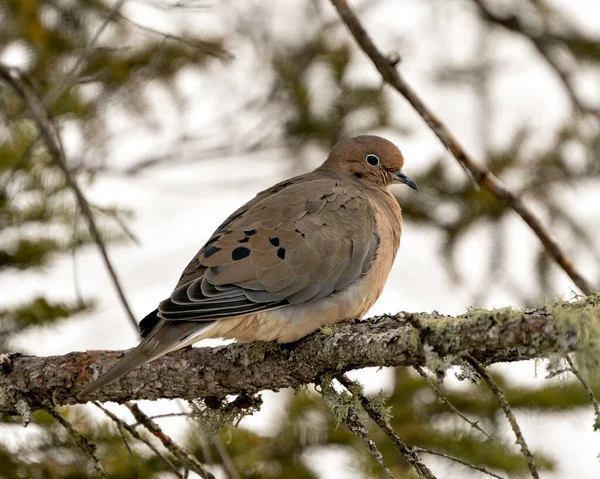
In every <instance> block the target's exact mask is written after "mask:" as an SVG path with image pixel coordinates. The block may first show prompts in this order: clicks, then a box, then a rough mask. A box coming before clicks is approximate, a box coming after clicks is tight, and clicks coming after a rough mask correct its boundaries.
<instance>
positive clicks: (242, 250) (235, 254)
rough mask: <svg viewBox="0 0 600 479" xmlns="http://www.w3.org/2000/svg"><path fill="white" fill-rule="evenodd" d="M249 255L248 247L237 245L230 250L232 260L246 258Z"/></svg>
mask: <svg viewBox="0 0 600 479" xmlns="http://www.w3.org/2000/svg"><path fill="white" fill-rule="evenodd" d="M248 256H250V249H249V248H246V247H245V246H238V247H237V248H236V249H234V250H233V251H232V252H231V259H232V260H234V261H239V260H241V259H244V258H247V257H248Z"/></svg>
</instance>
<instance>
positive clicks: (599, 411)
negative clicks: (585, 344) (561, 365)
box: [566, 354, 600, 431]
mask: <svg viewBox="0 0 600 479" xmlns="http://www.w3.org/2000/svg"><path fill="white" fill-rule="evenodd" d="M566 360H567V363H568V364H569V368H570V371H571V372H572V373H573V374H574V375H575V377H576V378H577V379H578V380H579V382H580V383H581V385H582V386H583V388H584V389H585V390H586V392H587V393H588V395H589V397H590V401H591V402H592V405H593V406H594V415H595V420H594V431H598V430H600V404H599V403H598V400H597V399H596V396H595V395H594V391H592V388H591V387H590V385H589V384H588V383H587V381H586V380H585V378H584V377H583V374H581V372H580V371H579V369H577V366H575V362H574V361H573V360H572V359H571V357H570V356H569V355H568V354H567V356H566Z"/></svg>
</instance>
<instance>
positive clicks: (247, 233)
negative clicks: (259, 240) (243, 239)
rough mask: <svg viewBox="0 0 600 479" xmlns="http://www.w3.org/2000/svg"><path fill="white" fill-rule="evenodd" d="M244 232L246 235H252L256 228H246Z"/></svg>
mask: <svg viewBox="0 0 600 479" xmlns="http://www.w3.org/2000/svg"><path fill="white" fill-rule="evenodd" d="M244 234H245V235H246V236H252V235H255V234H256V230H246V231H244Z"/></svg>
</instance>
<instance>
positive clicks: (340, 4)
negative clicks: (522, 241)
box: [331, 0, 595, 295]
mask: <svg viewBox="0 0 600 479" xmlns="http://www.w3.org/2000/svg"><path fill="white" fill-rule="evenodd" d="M331 3H332V4H333V5H334V7H335V8H336V10H337V11H338V13H339V15H340V17H341V19H342V21H343V22H344V23H345V25H346V26H347V27H348V30H350V33H351V34H352V36H353V37H354V39H355V40H356V42H357V43H358V44H359V46H360V48H361V49H362V50H363V51H364V52H365V53H366V55H367V56H368V57H369V58H370V59H371V61H372V62H373V64H374V65H375V67H376V68H377V70H378V71H379V73H380V74H381V77H382V78H383V80H384V81H385V82H386V83H389V84H390V85H391V86H392V87H393V88H394V89H396V90H397V91H398V92H399V93H400V94H401V95H402V96H404V98H405V99H406V100H407V101H408V102H409V103H410V104H411V105H412V107H413V108H414V109H415V110H416V111H417V113H418V114H419V115H420V116H421V118H423V120H424V121H425V123H427V126H429V128H430V129H431V131H433V133H434V134H435V135H436V136H437V137H438V139H439V140H440V141H441V143H442V144H443V145H444V146H445V147H446V148H447V149H448V151H450V153H452V155H453V156H454V158H456V160H457V161H458V162H459V164H461V165H462V166H464V167H465V168H466V169H467V170H468V171H469V172H470V173H471V175H472V176H473V178H474V180H475V181H476V182H477V183H478V184H479V185H480V186H481V187H482V188H485V189H486V190H488V191H489V192H490V193H492V194H493V195H494V196H495V197H496V198H497V199H498V200H499V201H502V202H503V203H504V204H505V205H506V206H507V207H509V208H512V209H513V210H514V211H515V212H516V213H517V214H518V215H519V216H520V217H521V218H522V219H523V221H525V223H527V225H528V226H529V227H530V228H531V230H532V231H533V232H534V233H535V234H536V235H537V237H538V238H539V240H540V241H541V243H542V244H543V245H544V248H546V251H548V253H549V254H550V255H551V256H552V257H553V258H554V260H555V261H556V262H557V263H558V265H559V266H560V267H561V268H562V269H563V271H565V273H567V274H568V275H569V277H570V278H571V279H572V280H573V282H574V283H575V284H576V285H577V287H578V288H579V289H580V290H581V291H582V292H583V293H584V294H586V295H590V294H592V293H593V292H594V291H595V288H594V287H593V286H592V285H591V283H589V282H588V280H587V279H586V278H585V277H584V276H583V275H582V274H581V273H580V272H579V270H578V269H577V268H576V267H575V265H574V264H573V261H572V259H571V258H570V257H569V256H568V255H567V253H566V252H565V251H564V250H563V249H562V247H561V246H560V245H559V243H558V241H557V240H556V238H555V237H554V235H553V234H552V233H551V232H550V231H548V229H547V228H546V227H545V226H544V225H543V224H542V222H541V220H540V219H539V218H538V217H537V216H536V215H535V214H534V213H533V211H531V209H529V208H528V207H527V206H526V205H525V204H524V203H523V201H522V200H521V198H520V197H518V196H517V195H515V194H514V193H513V192H512V191H510V190H509V189H508V188H506V186H505V185H504V184H503V183H502V182H501V181H500V180H499V179H498V178H496V176H494V175H493V174H492V173H491V172H490V171H489V170H488V169H487V168H486V167H485V166H484V165H482V164H481V163H479V162H477V161H475V159H473V158H471V156H470V155H469V154H468V153H467V152H466V150H465V149H464V148H463V147H462V145H461V144H460V143H459V142H458V140H457V139H456V138H455V137H454V136H453V135H452V133H451V132H450V130H449V129H448V128H447V127H446V125H445V124H444V123H442V122H441V121H440V120H439V119H438V118H437V117H436V116H435V115H434V114H433V112H432V111H431V110H430V109H429V108H428V107H427V106H426V105H425V104H424V103H423V101H422V100H421V99H420V97H419V96H418V95H417V94H416V93H415V91H414V90H413V89H412V88H411V87H410V86H409V85H408V84H407V83H406V82H405V81H404V79H403V78H402V77H401V75H400V73H398V71H397V70H396V67H395V64H396V63H397V62H396V61H391V59H389V58H387V57H385V56H384V55H383V54H382V53H381V52H380V51H379V50H378V49H377V47H376V46H375V44H374V43H373V41H372V40H371V38H370V37H369V34H368V33H367V32H366V30H365V29H364V28H363V26H362V25H361V23H360V21H359V20H358V18H357V17H356V15H355V14H354V12H353V11H352V9H351V8H350V6H349V5H348V3H347V1H346V0H331Z"/></svg>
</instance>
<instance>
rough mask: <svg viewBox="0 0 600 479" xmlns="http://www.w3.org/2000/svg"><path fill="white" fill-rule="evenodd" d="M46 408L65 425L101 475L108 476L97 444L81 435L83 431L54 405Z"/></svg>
mask: <svg viewBox="0 0 600 479" xmlns="http://www.w3.org/2000/svg"><path fill="white" fill-rule="evenodd" d="M44 410H45V411H46V412H47V413H48V414H50V415H51V416H52V417H53V418H54V419H56V420H57V421H58V422H59V423H60V424H61V425H62V427H64V428H65V429H66V430H67V432H68V433H69V435H70V436H71V437H72V438H73V439H74V441H75V444H77V446H78V447H79V449H81V450H82V451H83V453H84V454H85V455H86V456H87V457H88V458H89V459H90V461H91V463H92V465H93V466H94V469H96V472H97V473H98V474H99V475H100V477H104V478H106V477H107V476H106V472H104V469H103V468H102V466H101V465H100V461H98V458H97V457H96V453H95V449H96V448H95V446H93V445H92V444H90V443H89V442H88V440H87V439H86V438H85V437H83V436H82V435H81V433H80V432H79V431H78V430H77V429H75V428H74V427H73V425H72V424H71V423H70V422H69V421H67V420H66V419H65V418H64V417H62V416H61V415H60V414H59V413H58V412H57V411H56V410H55V409H54V408H53V407H51V406H50V407H46V408H44Z"/></svg>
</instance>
